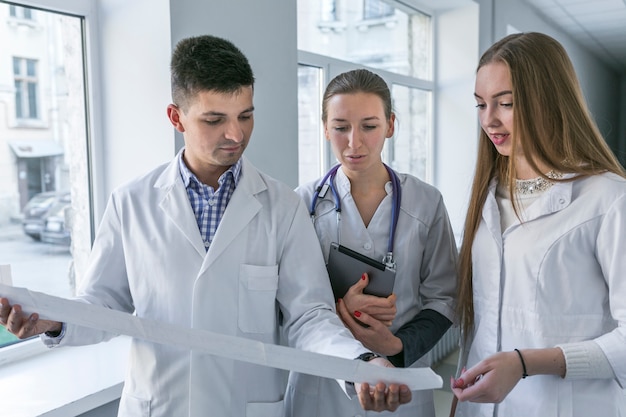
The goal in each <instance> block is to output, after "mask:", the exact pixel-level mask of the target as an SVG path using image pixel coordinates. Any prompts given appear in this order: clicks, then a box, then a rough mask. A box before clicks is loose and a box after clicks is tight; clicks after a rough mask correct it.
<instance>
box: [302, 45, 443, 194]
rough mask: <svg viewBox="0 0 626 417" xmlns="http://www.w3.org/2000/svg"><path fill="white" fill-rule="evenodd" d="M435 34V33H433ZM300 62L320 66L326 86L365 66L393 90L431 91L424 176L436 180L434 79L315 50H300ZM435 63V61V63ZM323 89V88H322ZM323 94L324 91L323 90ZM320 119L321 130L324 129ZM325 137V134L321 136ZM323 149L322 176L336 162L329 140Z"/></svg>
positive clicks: (428, 179) (430, 181) (431, 181)
mask: <svg viewBox="0 0 626 417" xmlns="http://www.w3.org/2000/svg"><path fill="white" fill-rule="evenodd" d="M433 36H434V34H433ZM298 64H299V65H306V66H310V67H316V68H320V69H321V70H322V85H323V86H324V87H325V86H326V85H328V83H329V82H330V80H332V79H333V78H334V77H336V76H337V75H339V74H341V73H343V72H346V71H350V70H353V69H357V68H365V69H368V70H370V71H372V72H374V73H376V74H378V75H380V76H381V77H382V78H383V79H384V80H385V82H386V83H387V85H388V86H389V89H390V90H391V89H392V87H393V85H394V84H397V85H401V86H405V87H409V88H417V89H420V90H426V91H429V92H430V93H431V96H432V98H433V99H432V102H431V108H432V109H433V111H431V112H430V113H431V114H430V117H429V119H430V120H429V122H430V126H431V138H430V143H431V146H430V151H429V155H428V160H429V161H430V163H429V164H428V168H427V174H426V178H422V179H423V180H425V181H426V182H429V183H431V184H432V183H433V180H434V175H435V172H434V165H435V164H434V158H435V152H434V150H435V138H434V130H435V129H434V126H435V111H434V102H435V94H436V89H435V81H434V80H424V79H420V78H415V77H410V76H407V75H402V74H397V73H394V72H390V71H386V70H383V69H379V68H373V67H368V66H366V65H362V64H357V63H354V62H349V61H344V60H340V59H337V58H332V57H329V56H326V55H320V54H316V53H313V52H308V51H302V50H298ZM433 65H434V63H433ZM322 90H323V89H322ZM321 94H323V91H322V92H321ZM321 123H322V122H321V121H320V131H321V129H322V127H321V126H322V125H321ZM321 137H323V136H321ZM322 146H323V150H322V155H323V156H322V166H321V171H322V172H321V173H320V176H321V175H323V174H324V172H326V171H327V170H328V169H329V168H330V167H331V166H332V165H333V164H334V162H335V156H334V155H333V152H332V149H331V147H330V144H329V143H328V141H323V145H322Z"/></svg>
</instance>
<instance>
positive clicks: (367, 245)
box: [355, 242, 372, 417]
mask: <svg viewBox="0 0 626 417" xmlns="http://www.w3.org/2000/svg"><path fill="white" fill-rule="evenodd" d="M363 248H364V249H366V250H370V249H372V244H371V243H369V242H367V243H366V244H365V245H363ZM355 417H358V416H355Z"/></svg>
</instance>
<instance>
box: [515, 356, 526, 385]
mask: <svg viewBox="0 0 626 417" xmlns="http://www.w3.org/2000/svg"><path fill="white" fill-rule="evenodd" d="M514 350H515V351H516V352H517V355H518V356H519V360H520V361H521V362H522V369H523V370H524V372H523V373H522V378H526V377H527V376H528V373H526V363H525V362H524V357H523V356H522V352H520V351H519V349H514Z"/></svg>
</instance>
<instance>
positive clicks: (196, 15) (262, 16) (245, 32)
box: [170, 0, 298, 188]
mask: <svg viewBox="0 0 626 417" xmlns="http://www.w3.org/2000/svg"><path fill="white" fill-rule="evenodd" d="M170 4H171V33H172V46H174V45H175V44H176V42H178V41H179V40H180V39H182V38H185V37H188V36H193V35H200V34H211V35H216V36H221V37H224V38H227V39H229V40H231V41H232V42H233V43H235V45H237V46H238V47H239V48H240V49H241V50H242V52H243V53H244V54H245V55H246V56H247V57H248V59H249V60H250V65H251V66H252V70H253V71H254V74H255V77H256V83H255V93H254V105H255V112H254V119H255V127H254V132H253V133H252V138H251V140H250V145H249V146H248V149H247V150H246V153H245V154H246V155H247V156H248V158H250V160H251V161H252V162H253V163H254V164H255V165H256V166H257V167H258V168H259V169H261V170H262V171H264V172H266V173H268V174H269V175H272V176H274V177H275V178H278V179H280V180H282V181H284V182H286V183H287V184H289V185H290V186H291V187H292V188H293V187H295V186H296V185H298V107H297V106H298V101H297V94H298V79H297V65H298V59H297V44H296V40H297V39H296V1H281V0H264V1H250V0H228V1H224V0H207V1H197V0H171V1H170Z"/></svg>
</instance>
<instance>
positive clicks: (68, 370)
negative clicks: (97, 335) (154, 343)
mask: <svg viewBox="0 0 626 417" xmlns="http://www.w3.org/2000/svg"><path fill="white" fill-rule="evenodd" d="M33 342H34V343H41V342H40V341H36V340H35V341H33ZM26 343H30V342H26ZM129 346H130V338H129V337H126V336H120V337H116V338H114V339H112V340H111V341H109V342H106V343H100V344H97V345H91V346H81V347H64V348H56V349H47V350H48V351H47V352H44V353H41V354H38V355H35V356H30V357H27V358H24V359H21V360H18V361H15V362H12V363H9V364H6V365H3V366H0V393H2V401H1V403H0V408H1V410H2V415H3V416H4V415H6V416H11V417H33V416H45V417H68V416H76V415H78V414H81V413H84V412H87V411H89V410H92V409H94V408H97V407H100V406H102V405H104V404H107V403H109V402H111V401H113V400H115V399H117V398H119V397H120V394H121V392H122V386H123V380H124V375H125V372H126V365H127V363H128V347H129Z"/></svg>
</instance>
